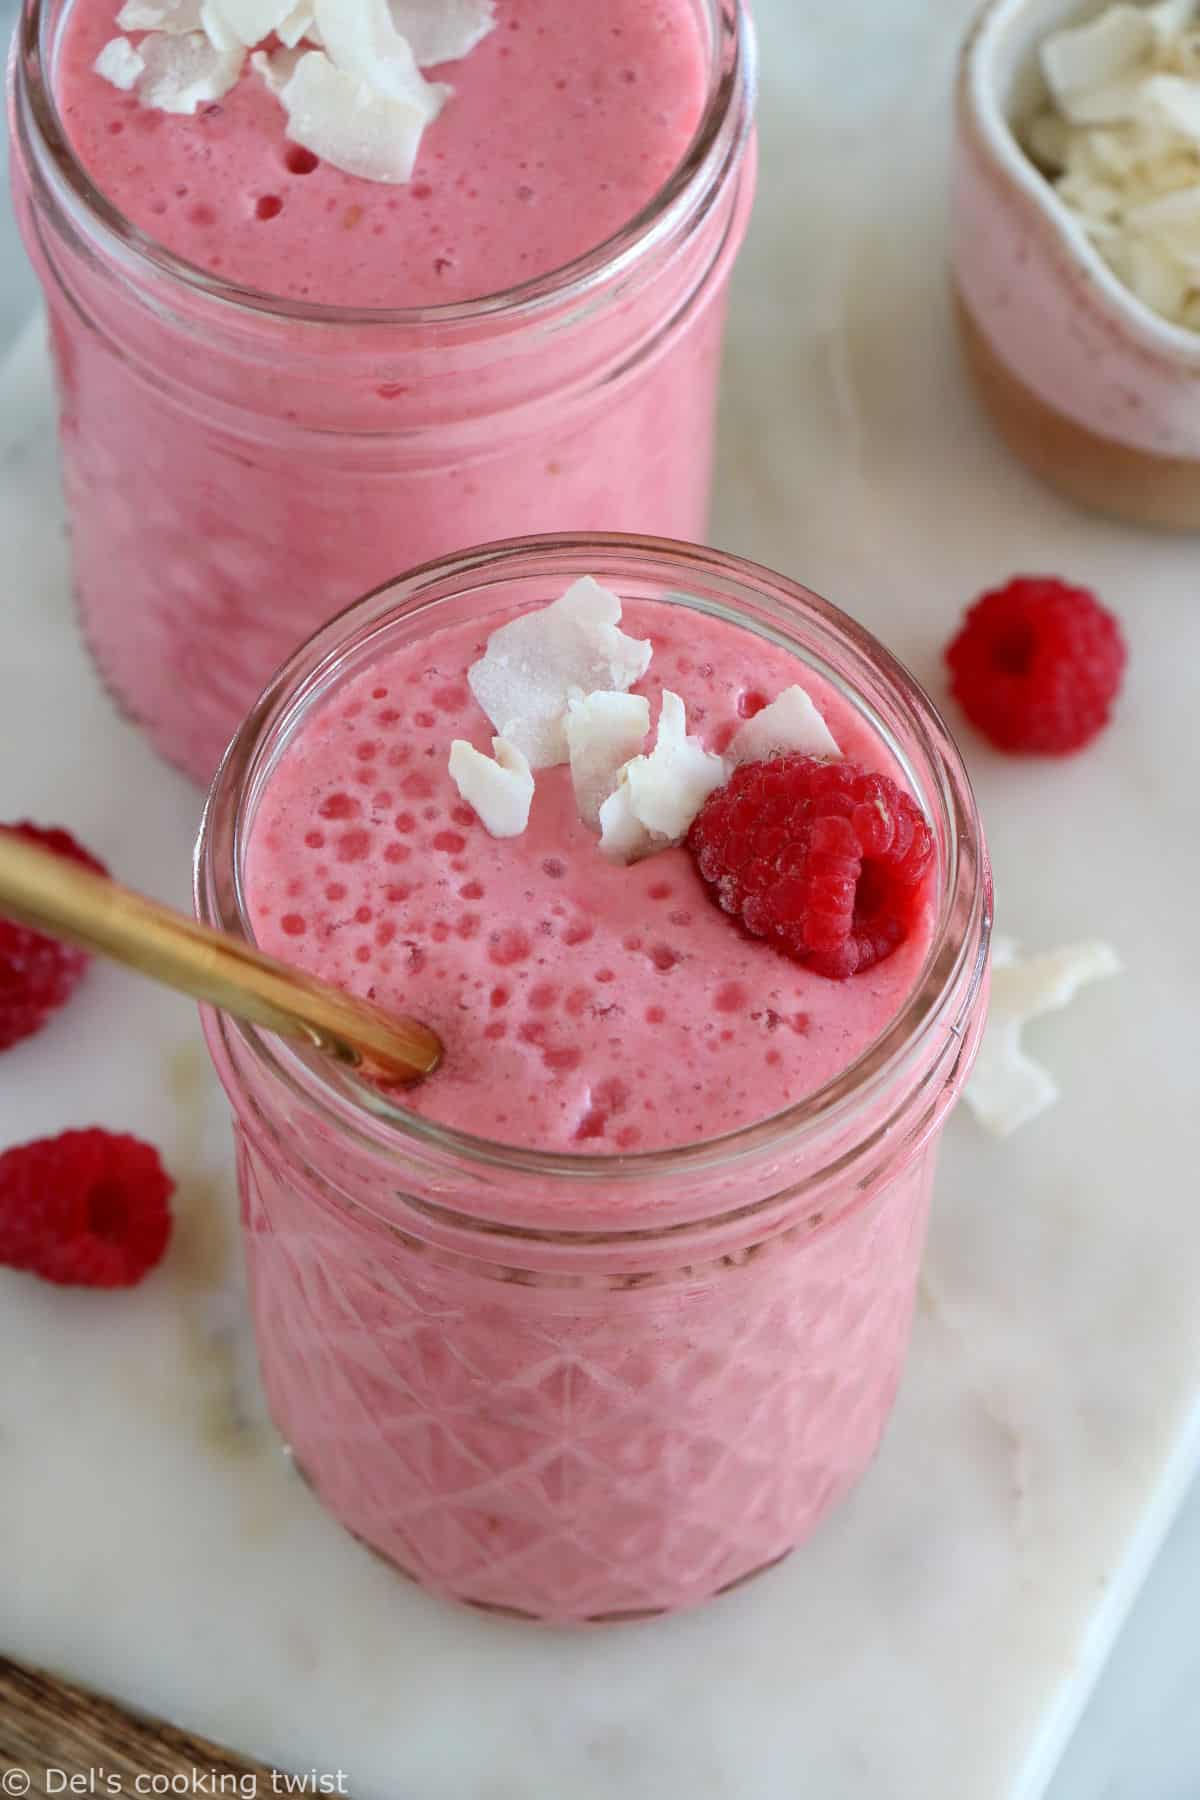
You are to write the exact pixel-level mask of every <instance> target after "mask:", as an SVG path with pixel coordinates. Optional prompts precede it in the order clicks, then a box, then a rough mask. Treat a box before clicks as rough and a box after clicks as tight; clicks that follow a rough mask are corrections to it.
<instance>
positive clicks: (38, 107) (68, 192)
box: [13, 0, 758, 329]
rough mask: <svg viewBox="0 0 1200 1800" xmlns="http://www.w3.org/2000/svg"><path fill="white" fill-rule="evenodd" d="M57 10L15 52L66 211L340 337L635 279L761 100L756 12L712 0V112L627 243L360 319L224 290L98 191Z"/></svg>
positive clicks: (24, 19) (736, 2)
mask: <svg viewBox="0 0 1200 1800" xmlns="http://www.w3.org/2000/svg"><path fill="white" fill-rule="evenodd" d="M50 3H51V0H24V4H23V6H22V10H21V16H20V21H19V24H18V27H17V33H16V37H15V40H14V48H13V71H14V85H15V100H16V116H17V118H18V121H19V123H20V124H21V125H23V126H25V127H26V128H27V129H30V130H31V131H32V132H33V133H35V134H36V142H37V144H38V146H39V147H40V148H41V149H42V150H43V151H44V152H45V160H44V161H43V163H42V164H41V165H40V166H41V167H42V171H43V173H44V175H45V176H46V178H47V179H48V181H49V182H50V183H51V184H52V186H55V187H56V188H57V189H58V195H57V197H58V198H59V200H60V201H62V200H65V201H66V203H67V204H68V206H70V207H73V208H74V209H76V210H77V211H81V212H82V214H83V216H84V217H85V218H87V219H88V220H90V221H91V222H92V223H93V224H94V225H96V226H98V227H99V229H100V231H101V233H102V234H103V236H104V238H105V239H106V240H107V243H108V245H109V247H110V248H112V249H113V250H115V252H116V253H117V255H118V257H120V258H124V259H126V260H129V261H132V263H133V265H134V266H140V267H142V268H144V269H145V270H147V271H149V272H151V273H153V274H155V275H158V276H162V277H166V278H167V279H168V280H169V281H172V282H174V283H176V284H178V285H180V286H183V287H186V288H187V289H189V290H190V291H191V292H193V293H195V294H197V295H199V296H201V297H202V298H203V299H206V300H210V301H213V302H216V303H218V304H221V305H224V306H226V307H229V308H230V309H232V310H233V311H234V312H235V313H236V312H243V313H249V314H251V315H259V316H268V317H275V318H279V319H285V320H287V321H289V322H292V323H296V324H306V325H314V326H324V327H332V328H337V327H341V328H346V327H356V328H361V327H363V326H364V325H376V326H390V327H393V328H409V329H412V328H414V327H425V328H429V327H437V326H448V325H470V324H487V323H489V322H495V321H502V322H504V323H505V324H508V323H510V322H511V323H512V324H514V325H516V324H521V323H524V322H525V321H527V320H535V319H537V318H539V317H541V316H542V315H543V314H545V313H547V312H549V311H553V310H554V309H556V308H558V307H561V306H562V305H564V304H567V305H569V304H572V303H575V302H578V301H581V300H587V299H590V298H591V297H592V296H593V295H594V294H595V292H596V290H597V289H599V288H601V287H603V286H605V285H606V284H609V283H611V282H620V281H622V280H623V279H626V278H628V277H629V275H630V274H631V273H632V272H633V271H634V270H636V269H637V268H638V267H639V266H640V265H641V264H643V263H644V262H646V261H647V260H649V259H650V258H651V257H652V256H653V255H654V253H655V251H656V250H658V249H660V248H662V247H664V246H669V245H670V244H671V243H672V242H673V241H674V240H675V238H676V237H677V235H678V234H679V233H680V232H681V231H682V230H683V229H684V228H685V227H686V225H687V224H688V222H689V221H690V220H691V219H693V218H696V217H702V216H703V214H704V213H705V211H706V210H707V207H708V205H709V202H710V198H711V196H712V194H714V193H715V192H716V191H717V189H718V188H719V187H720V185H721V183H722V182H723V181H724V180H725V179H726V177H727V176H728V175H729V174H731V173H732V172H733V171H734V170H735V169H736V168H737V165H738V163H739V161H740V159H741V156H742V153H743V151H744V149H745V147H746V144H747V142H748V140H749V136H750V131H751V128H752V124H753V118H754V109H755V102H756V98H757V68H758V65H757V49H756V39H755V34H754V27H753V23H752V21H751V18H750V15H749V12H748V11H747V8H746V4H745V0H701V3H702V4H704V5H706V6H707V8H708V10H709V13H710V15H711V29H712V55H711V59H710V64H711V79H710V84H709V95H708V101H707V104H706V106H705V109H704V112H703V114H702V115H701V118H700V121H699V123H698V124H697V127H696V130H695V132H694V134H693V136H692V140H691V142H690V144H689V145H688V148H687V150H686V151H685V153H684V155H683V158H682V159H681V161H680V162H679V163H678V164H677V166H676V168H675V169H674V170H673V172H672V173H671V175H670V176H669V177H668V178H667V180H666V182H664V184H663V185H662V186H661V187H660V188H659V189H658V190H657V191H656V192H655V193H654V194H653V195H652V196H651V198H650V199H649V200H648V201H647V202H646V204H645V206H643V207H642V209H641V210H640V211H639V212H638V213H636V214H635V215H634V217H633V218H632V219H630V220H628V221H627V222H626V223H625V224H624V225H623V226H622V227H621V228H620V230H619V231H616V232H614V233H613V234H612V235H611V236H610V237H608V238H606V239H605V240H604V241H603V242H602V243H600V244H597V245H595V246H593V247H592V248H591V249H590V250H587V251H585V252H584V253H583V254H582V255H581V256H577V257H574V258H572V259H571V261H569V262H566V263H564V264H562V265H561V267H559V268H557V269H551V270H549V271H548V272H547V273H546V274H544V275H541V276H537V277H535V278H534V279H533V280H531V281H527V282H522V283H520V284H518V285H517V286H515V287H511V288H505V289H502V290H500V291H499V292H497V293H495V294H484V295H480V296H479V297H478V298H477V299H472V300H463V301H456V302H454V303H452V304H449V305H443V306H410V307H353V306H337V305H330V304H326V303H324V302H317V301H307V300H293V299H288V298H285V297H283V296H279V295H274V294H270V293H267V292H265V291H264V290H262V289H258V288H253V287H247V286H243V285H241V284H240V283H238V282H234V281H228V280H224V279H223V278H222V277H221V276H219V275H215V274H213V273H212V272H211V271H210V270H207V269H203V268H201V267H200V266H199V265H198V264H196V263H191V262H188V261H187V260H186V259H185V258H183V257H179V256H176V255H175V254H174V253H173V252H172V251H170V250H168V249H166V247H165V246H164V245H161V244H158V243H157V242H156V241H155V240H154V239H153V238H152V237H150V236H149V235H148V234H147V233H145V232H143V231H142V230H141V229H140V228H139V227H138V226H136V225H134V224H133V223H132V221H131V220H129V219H127V218H126V216H125V214H124V213H123V212H122V211H121V210H120V208H119V207H117V206H115V205H114V204H113V202H112V201H111V200H109V199H108V197H107V196H106V195H105V194H104V193H103V191H102V190H101V189H100V188H99V187H98V186H97V185H96V184H95V182H93V180H92V178H91V176H90V175H89V174H88V172H87V169H86V168H85V167H84V164H83V162H82V161H81V159H80V158H79V157H78V155H77V154H76V152H75V149H74V146H73V145H72V143H71V140H70V137H69V136H68V134H67V132H66V130H65V128H64V126H63V123H62V119H61V117H60V114H59V110H58V104H57V101H56V99H55V95H54V90H53V83H52V82H51V81H50V80H49V79H48V78H47V75H46V70H47V67H48V64H49V46H48V43H47V42H46V39H47V37H48V20H49V9H50Z"/></svg>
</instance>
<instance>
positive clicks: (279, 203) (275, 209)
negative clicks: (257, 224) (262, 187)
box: [254, 194, 283, 219]
mask: <svg viewBox="0 0 1200 1800" xmlns="http://www.w3.org/2000/svg"><path fill="white" fill-rule="evenodd" d="M282 211H283V200H282V199H281V197H280V196H279V195H278V194H260V195H259V196H258V199H257V200H256V201H255V202H254V216H255V218H256V219H277V218H278V217H279V215H280V213H281V212H282Z"/></svg>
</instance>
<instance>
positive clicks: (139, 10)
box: [117, 0, 201, 37]
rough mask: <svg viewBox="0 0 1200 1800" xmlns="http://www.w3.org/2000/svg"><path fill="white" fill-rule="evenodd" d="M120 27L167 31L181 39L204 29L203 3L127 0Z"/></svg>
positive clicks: (193, 0)
mask: <svg viewBox="0 0 1200 1800" xmlns="http://www.w3.org/2000/svg"><path fill="white" fill-rule="evenodd" d="M117 24H118V25H119V26H120V28H121V30H122V31H165V32H166V33H167V35H168V36H169V37H179V36H181V35H182V34H183V33H184V32H185V31H199V30H200V29H201V25H200V0H125V4H124V6H123V7H122V8H121V10H120V12H119V13H118V14H117Z"/></svg>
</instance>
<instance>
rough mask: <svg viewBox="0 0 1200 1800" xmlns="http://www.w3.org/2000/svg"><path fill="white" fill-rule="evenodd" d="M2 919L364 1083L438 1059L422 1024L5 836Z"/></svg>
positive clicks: (1, 836) (409, 1077) (415, 1077)
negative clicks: (211, 1009)
mask: <svg viewBox="0 0 1200 1800" xmlns="http://www.w3.org/2000/svg"><path fill="white" fill-rule="evenodd" d="M0 913H3V914H6V915H7V916H8V917H9V918H12V919H16V920H17V921H18V922H19V923H21V924H23V925H31V926H33V927H34V928H35V929H36V930H39V931H46V932H49V933H50V934H51V936H53V937H59V938H65V939H66V940H67V942H68V943H71V944H78V945H80V946H82V948H83V949H85V950H95V951H98V952H99V953H100V955H102V956H110V957H112V958H113V959H114V960H115V961H116V962H120V963H124V964H125V965H126V967H127V968H130V969H136V970H137V971H138V972H139V974H142V975H149V976H150V978H151V980H153V981H161V982H163V983H165V985H166V986H167V987H172V988H177V989H178V990H179V992H180V993H183V994H191V995H192V996H193V997H194V998H195V999H197V1000H206V1001H207V1002H208V1003H209V1005H211V1006H216V1007H220V1008H221V1010H222V1011H223V1012H228V1013H232V1014H233V1015H234V1017H235V1018H238V1019H246V1020H248V1021H249V1022H250V1023H251V1024H253V1025H263V1026H265V1027H266V1028H267V1030H268V1031H275V1032H278V1033H279V1035H280V1036H281V1037H286V1038H295V1039H298V1040H299V1041H300V1042H301V1043H307V1044H311V1045H312V1046H313V1047H314V1048H316V1049H317V1050H321V1051H323V1052H324V1053H325V1054H326V1055H328V1056H331V1057H333V1058H334V1059H335V1060H336V1061H337V1062H339V1063H342V1064H345V1065H346V1066H348V1067H350V1068H353V1069H358V1070H360V1071H361V1072H362V1073H363V1074H365V1075H371V1076H375V1077H378V1078H381V1079H386V1080H389V1081H406V1082H411V1081H419V1080H420V1079H421V1077H422V1076H423V1075H429V1074H431V1073H432V1071H433V1070H434V1069H436V1068H437V1065H438V1062H439V1060H440V1058H441V1054H442V1046H441V1042H440V1040H439V1039H438V1037H437V1035H436V1033H434V1032H432V1031H430V1029H429V1027H428V1026H427V1025H421V1024H419V1023H418V1022H417V1020H416V1019H406V1018H399V1017H393V1015H392V1014H390V1013H386V1012H384V1011H383V1010H382V1008H380V1007H378V1006H373V1005H372V1004H371V1003H370V1001H367V1000H357V999H355V998H353V997H352V996H351V995H349V994H343V993H342V992H341V991H340V990H339V989H338V988H334V987H330V986H329V985H328V984H327V983H326V982H324V981H318V980H317V979H316V977H315V976H312V975H305V974H302V973H301V971H300V970H298V969H292V968H289V967H288V965H287V964H286V963H280V962H276V961H275V959H274V958H273V957H270V956H264V955H263V954H262V952H261V951H259V950H253V949H251V948H250V946H249V945H248V944H243V943H241V942H239V940H238V939H237V938H233V937H227V936H226V935H225V933H224V932H221V931H212V930H210V929H209V928H208V927H207V926H206V925H198V924H197V923H196V922H195V920H193V919H189V918H188V917H187V916H186V915H185V914H184V913H178V912H175V911H174V910H173V909H172V908H171V907H168V906H160V905H159V904H158V903H157V901H154V900H147V899H146V898H145V897H144V895H142V894H134V893H131V892H130V891H129V889H127V888H123V887H119V886H118V885H117V883H116V882H115V881H109V880H108V878H107V877H106V876H104V875H97V874H95V873H94V872H93V871H92V870H91V869H85V868H82V867H81V866H80V865H79V864H78V863H74V862H70V861H68V860H67V858H65V857H62V856H58V855H56V854H55V853H54V851H52V850H45V849H42V848H41V846H40V845H37V844H31V843H29V842H28V841H27V840H26V839H24V838H20V837H17V836H15V835H13V834H12V833H11V832H6V831H0Z"/></svg>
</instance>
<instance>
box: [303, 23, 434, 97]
mask: <svg viewBox="0 0 1200 1800" xmlns="http://www.w3.org/2000/svg"><path fill="white" fill-rule="evenodd" d="M313 17H314V19H315V21H316V24H317V29H318V30H319V31H320V33H321V39H322V42H323V43H324V45H325V50H326V53H327V54H328V57H329V60H330V62H331V63H332V64H333V66H334V68H335V69H338V70H340V71H341V72H342V74H344V75H353V76H355V77H356V78H357V79H358V80H359V81H363V82H366V83H368V84H369V86H370V87H371V88H373V89H374V91H375V92H376V93H378V94H381V95H385V96H386V97H387V98H388V99H389V100H397V101H399V102H401V103H402V104H403V105H404V106H406V107H409V108H411V109H412V111H413V112H414V113H415V114H417V115H419V116H421V117H422V122H423V123H424V124H428V122H429V121H430V120H431V119H436V117H437V115H438V113H439V112H440V111H441V109H442V106H443V104H444V102H445V100H446V98H447V96H448V94H449V92H450V90H449V88H447V87H442V86H441V85H440V84H438V83H436V82H429V81H426V79H425V77H424V76H423V75H422V73H421V71H420V69H419V68H418V67H417V60H416V57H415V56H414V55H413V53H412V47H411V45H410V44H409V42H408V40H407V38H403V37H401V35H400V33H399V32H398V31H397V30H396V27H395V26H394V25H393V23H392V15H391V13H390V12H389V11H388V4H387V0H313Z"/></svg>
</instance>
